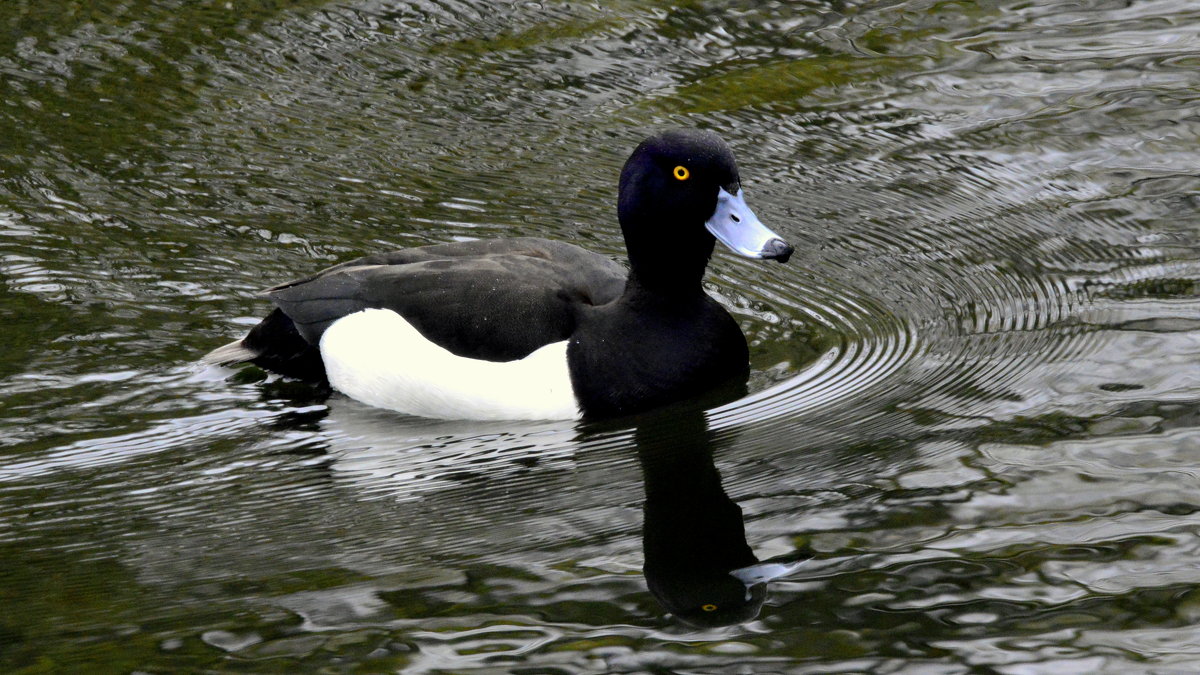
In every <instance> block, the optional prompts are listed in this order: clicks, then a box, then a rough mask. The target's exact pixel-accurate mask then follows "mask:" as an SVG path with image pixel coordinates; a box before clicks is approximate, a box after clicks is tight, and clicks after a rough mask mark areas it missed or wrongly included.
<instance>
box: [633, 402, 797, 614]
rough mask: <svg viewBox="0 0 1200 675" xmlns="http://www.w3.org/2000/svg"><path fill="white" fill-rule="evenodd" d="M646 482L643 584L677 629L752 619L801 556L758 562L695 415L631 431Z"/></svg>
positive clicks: (712, 440) (711, 441)
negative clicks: (677, 623)
mask: <svg viewBox="0 0 1200 675" xmlns="http://www.w3.org/2000/svg"><path fill="white" fill-rule="evenodd" d="M636 441H637V452H638V459H639V461H640V463H641V467H642V472H643V476H644V480H645V489H646V502H645V507H644V508H645V521H644V523H643V529H642V546H643V552H644V556H645V563H644V566H643V572H644V573H645V575H646V585H647V586H648V587H649V588H650V592H651V593H652V594H653V595H654V597H655V598H657V599H658V601H659V602H660V603H661V604H662V605H663V606H664V607H665V608H666V609H667V610H668V611H670V612H671V613H672V614H674V615H675V616H676V617H678V618H679V619H680V620H681V621H683V622H684V623H687V624H689V625H692V626H696V627H709V626H725V625H731V624H735V623H742V622H745V621H749V620H751V619H753V618H754V617H756V616H758V613H759V610H761V609H762V605H763V602H764V601H765V600H766V597H767V583H768V582H769V581H771V580H772V579H775V578H778V577H780V576H784V575H787V574H790V573H791V572H793V571H795V570H796V568H797V567H798V566H799V565H800V564H802V562H803V561H804V559H806V558H807V556H802V555H797V554H789V555H788V556H785V558H783V559H779V560H777V561H765V562H759V560H758V558H756V557H755V556H754V552H753V551H752V550H751V549H750V546H749V545H748V544H747V543H746V529H745V525H744V524H743V521H742V510H741V508H739V507H738V505H737V504H735V503H734V502H733V500H732V499H730V498H729V496H728V495H727V494H725V490H724V488H723V487H722V486H721V475H720V473H719V472H718V471H717V467H716V465H715V464H714V463H713V452H714V450H715V449H716V445H717V443H718V441H717V438H716V436H715V435H714V434H713V433H712V432H711V431H710V430H709V429H708V426H707V421H706V419H705V416H704V413H703V412H702V411H695V412H691V411H688V412H687V413H686V414H684V415H682V416H680V415H656V416H655V417H654V419H652V420H646V421H645V422H644V423H642V424H639V425H638V427H637V431H636Z"/></svg>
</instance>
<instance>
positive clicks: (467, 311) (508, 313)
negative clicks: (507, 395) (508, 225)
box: [212, 237, 625, 381]
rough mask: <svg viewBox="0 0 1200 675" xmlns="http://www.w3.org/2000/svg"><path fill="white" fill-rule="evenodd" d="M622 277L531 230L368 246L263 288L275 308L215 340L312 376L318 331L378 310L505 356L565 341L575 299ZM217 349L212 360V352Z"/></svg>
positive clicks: (614, 289) (603, 296) (608, 294)
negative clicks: (241, 334) (376, 250)
mask: <svg viewBox="0 0 1200 675" xmlns="http://www.w3.org/2000/svg"><path fill="white" fill-rule="evenodd" d="M624 283H625V269H624V268H623V267H621V265H619V264H617V263H616V262H614V261H612V260H610V259H608V258H606V257H604V256H602V255H599V254H596V253H592V252H590V251H587V250H585V249H582V248H580V247H578V246H574V245H572V244H566V243H563V242H557V241H550V240H546V239H538V238H531V237H525V238H514V239H502V240H476V241H466V242H454V243H449V244H436V245H432V246H423V247H417V248H409V249H402V250H398V251H393V252H389V253H382V254H376V255H370V256H366V257H363V258H358V259H356V260H351V261H349V262H345V263H342V264H339V265H336V266H334V267H330V268H328V269H325V270H322V271H321V272H318V273H317V274H314V275H312V276H309V277H306V278H303V279H299V280H297V281H292V282H289V283H286V284H282V285H280V286H276V287H274V288H271V289H269V290H268V291H267V292H266V293H267V295H268V297H270V298H271V300H272V301H273V302H274V303H275V305H276V308H277V309H276V310H275V311H274V312H272V313H271V314H270V315H269V316H268V317H267V318H266V319H264V320H263V322H262V323H260V324H259V325H258V326H256V327H255V328H254V329H252V330H251V331H250V333H249V335H247V337H246V338H245V339H244V340H242V341H241V342H239V343H235V345H236V347H235V345H230V346H229V347H228V348H224V349H225V350H226V351H225V354H228V355H229V356H230V358H227V359H224V360H226V361H232V360H245V361H252V362H254V363H257V364H258V365H261V366H263V367H266V368H269V369H271V370H274V371H276V372H280V373H282V374H285V375H290V376H294V377H300V378H303V379H309V380H318V381H320V380H323V379H324V378H325V372H324V367H323V363H322V362H321V355H320V352H319V345H320V342H321V338H322V336H323V335H324V333H325V331H326V330H327V329H328V328H329V327H330V326H331V325H333V324H334V323H336V322H338V321H340V320H342V319H344V318H346V317H348V316H351V315H353V314H356V313H359V312H362V311H363V310H367V309H382V310H388V311H391V312H394V313H396V314H397V315H399V316H400V317H403V319H404V320H405V321H407V322H408V323H409V324H411V326H412V327H413V328H415V329H416V330H417V331H419V332H420V334H421V335H423V336H424V337H425V338H426V339H428V340H429V341H430V342H432V343H434V344H436V345H437V346H439V347H441V348H443V349H446V350H448V351H449V352H451V353H452V354H454V355H456V356H461V357H466V358H471V359H482V360H486V361H498V362H504V361H514V360H517V359H522V358H524V357H526V356H528V355H529V354H531V353H532V352H534V351H536V350H537V349H539V348H541V347H543V346H545V345H547V344H550V343H554V342H559V341H562V340H566V339H567V338H568V337H570V335H571V333H572V331H573V330H574V328H575V323H576V319H577V314H578V307H579V306H581V305H595V304H604V303H608V302H612V301H613V300H614V299H616V298H617V297H619V296H620V294H621V291H622V289H623V288H624ZM239 350H240V351H239ZM220 352H221V350H218V351H217V352H214V358H213V359H212V360H221V357H222V354H221V353H220ZM238 357H240V358H238Z"/></svg>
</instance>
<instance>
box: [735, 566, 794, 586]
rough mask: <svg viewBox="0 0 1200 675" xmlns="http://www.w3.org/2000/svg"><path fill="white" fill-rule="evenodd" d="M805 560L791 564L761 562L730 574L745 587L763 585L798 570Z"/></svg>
mask: <svg viewBox="0 0 1200 675" xmlns="http://www.w3.org/2000/svg"><path fill="white" fill-rule="evenodd" d="M806 562H808V561H807V560H795V561H791V562H761V563H758V564H755V565H750V566H748V567H741V568H738V569H735V570H733V571H732V572H730V574H732V575H733V576H735V577H737V578H738V579H739V580H740V581H741V582H742V583H744V584H746V585H747V586H754V585H755V584H765V583H767V582H768V581H774V580H776V579H779V578H780V577H786V576H789V575H791V574H794V573H795V572H796V571H797V570H799V569H800V568H801V567H802V566H803V565H804V563H806Z"/></svg>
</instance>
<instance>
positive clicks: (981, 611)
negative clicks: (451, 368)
mask: <svg viewBox="0 0 1200 675" xmlns="http://www.w3.org/2000/svg"><path fill="white" fill-rule="evenodd" d="M1197 44H1200V7H1198V6H1197V5H1196V4H1195V3H1194V2H1190V1H1187V0H1120V1H1117V0H1083V1H1080V0H1040V1H1030V0H987V1H981V2H935V1H931V0H891V1H887V2H855V1H849V0H805V1H801V2H748V1H745V0H705V1H698V2H689V1H687V0H678V1H676V2H626V1H618V0H614V1H597V2H591V3H586V2H552V1H547V2H485V1H484V0H422V1H416V2H400V1H397V0H344V1H339V2H326V1H323V0H295V1H291V2H289V1H286V0H238V1H236V2H231V1H226V0H215V1H213V0H203V1H198V2H196V1H191V0H126V1H123V2H100V3H79V2H74V1H72V0H38V1H37V2H34V1H33V0H9V1H8V2H6V3H4V5H3V7H0V93H2V96H0V319H2V320H3V322H4V331H3V338H2V339H0V344H2V345H3V347H2V348H0V430H2V434H0V606H2V607H3V611H0V670H2V671H4V672H12V673H41V672H96V673H107V672H114V673H115V672H149V673H158V672H309V671H313V672H318V671H319V672H371V673H376V672H405V673H527V674H533V673H601V672H611V673H649V672H653V673H684V672H688V673H694V672H706V673H707V672H729V673H781V672H787V673H866V672H870V673H936V674H939V675H948V674H953V673H1000V674H1013V675H1016V674H1021V675H1028V674H1036V673H1054V674H1055V675H1062V674H1063V673H1096V672H1112V673H1194V672H1200V639H1198V637H1197V635H1198V631H1197V628H1196V624H1197V623H1198V622H1200V565H1198V564H1197V562H1196V561H1197V559H1198V555H1200V536H1198V535H1200V517H1198V516H1197V515H1196V514H1197V512H1198V511H1200V485H1198V483H1197V477H1198V475H1200V468H1198V467H1200V367H1198V359H1200V172H1198V169H1197V167H1200V143H1198V141H1200V79H1198V77H1197V72H1198V70H1200V56H1198V55H1197V51H1196V45H1197ZM670 126H688V127H701V128H707V129H713V130H716V131H718V132H719V133H720V134H721V135H722V136H723V137H724V138H725V139H726V140H727V141H728V142H729V143H730V145H731V146H732V147H733V149H734V151H735V152H736V154H737V156H738V160H739V164H740V168H741V173H742V178H743V183H744V186H745V189H746V195H747V200H748V201H749V203H750V204H751V206H752V207H753V208H754V209H755V211H756V212H757V214H758V216H759V217H760V218H761V219H762V220H763V221H764V222H765V223H766V224H767V225H768V226H770V227H771V228H772V229H774V230H775V231H777V232H779V233H781V234H782V235H784V236H785V237H787V238H788V239H789V241H791V243H792V244H794V245H795V246H796V249H797V250H796V254H795V255H794V256H793V257H792V260H791V261H790V262H789V263H788V264H786V265H777V264H773V263H772V264H769V265H768V264H761V263H755V262H753V261H746V260H743V259H740V258H736V257H734V256H732V255H730V254H728V253H725V252H718V254H717V255H716V256H715V257H714V259H713V261H712V264H711V265H710V268H709V273H708V276H707V277H706V282H705V283H706V288H707V290H708V291H709V293H710V294H711V295H713V296H714V297H715V298H717V299H718V300H719V301H720V302H721V303H722V304H724V305H725V306H726V307H728V308H729V310H730V311H731V312H732V313H733V314H734V316H735V317H736V318H737V320H738V321H739V323H740V324H741V325H742V329H743V331H744V332H745V333H746V335H747V338H748V340H749V343H750V350H751V366H752V371H753V372H752V375H751V378H750V382H749V392H750V393H749V394H748V395H747V396H746V397H744V398H742V399H740V400H737V401H734V402H732V403H726V404H723V405H720V406H717V407H714V408H711V409H709V410H707V411H705V412H699V411H695V410H692V411H688V410H674V411H671V410H668V411H663V412H659V413H653V414H648V415H645V416H642V417H638V418H635V419H626V420H618V421H615V422H611V423H607V424H579V423H572V422H453V421H433V420H426V419H419V418H415V417H407V416H404V415H400V414H397V413H391V412H387V411H383V410H376V409H372V408H369V407H366V406H364V405H361V404H358V403H356V402H354V401H352V400H350V399H347V398H345V397H341V396H337V395H335V396H332V397H324V396H322V395H320V393H319V392H317V391H315V390H314V389H313V388H311V387H308V386H306V385H303V384H301V383H297V382H292V381H289V380H285V379H278V378H273V377H268V376H267V375H266V374H264V373H263V372H261V371H258V370H256V369H253V368H247V369H241V370H231V369H223V368H216V367H209V366H204V365H201V364H200V363H199V358H200V356H202V355H203V354H204V353H205V352H207V351H208V350H210V349H213V348H215V347H217V346H219V345H221V344H223V343H225V342H227V341H229V340H230V339H233V338H234V337H236V336H238V335H240V334H241V333H243V332H244V331H245V330H246V328H247V327H248V326H250V325H253V323H254V322H256V321H257V319H258V318H259V317H261V316H262V315H263V314H264V313H265V311H266V310H267V309H268V307H269V303H268V302H267V301H266V299H265V298H263V297H262V296H261V295H259V291H260V290H261V289H262V288H264V287H266V286H270V285H273V284H276V283H280V282H283V281H286V280H289V279H292V278H296V277H298V276H302V275H305V274H308V273H310V272H312V271H315V270H317V269H320V268H322V267H325V266H327V265H330V264H333V263H334V262H337V261H341V260H346V259H350V258H353V257H356V256H359V255H363V254H366V253H368V252H371V251H375V250H380V249H384V250H386V249H392V248H399V247H405V246H415V245H423V244H429V243H437V242H448V241H461V240H469V239H476V238H488V237H508V236H541V237H548V238H551V239H558V240H566V241H572V242H575V243H579V244H581V245H583V246H585V247H587V248H589V249H592V250H595V251H598V252H601V253H604V254H606V255H610V256H612V257H613V258H614V259H618V260H623V254H624V248H623V243H622V240H621V237H620V231H619V229H618V228H617V225H616V215H615V194H616V180H617V176H618V173H619V171H620V167H621V165H622V163H623V162H624V160H625V158H626V157H627V156H628V154H629V152H630V151H631V150H632V148H633V147H634V146H635V145H636V144H637V142H638V141H639V140H640V139H641V138H642V137H644V136H645V135H646V134H647V133H649V132H650V131H652V130H655V129H661V128H664V127H670ZM731 570H741V571H742V572H741V574H742V575H743V576H746V575H747V574H749V576H748V577H747V578H746V579H742V578H740V577H733V576H731V575H730V571H731ZM747 570H749V573H748V572H747ZM731 580H732V581H733V582H735V583H733V585H732V586H731V585H730V581H731ZM709 606H711V607H712V609H702V610H701V611H699V612H697V611H696V609H695V608H696V607H702V608H707V607H709Z"/></svg>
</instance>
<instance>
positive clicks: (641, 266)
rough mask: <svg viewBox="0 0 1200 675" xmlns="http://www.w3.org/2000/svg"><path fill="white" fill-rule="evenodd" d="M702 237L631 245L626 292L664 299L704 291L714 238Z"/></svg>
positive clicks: (700, 293)
mask: <svg viewBox="0 0 1200 675" xmlns="http://www.w3.org/2000/svg"><path fill="white" fill-rule="evenodd" d="M704 235H705V236H703V237H697V238H695V239H691V240H684V241H672V242H669V243H665V244H660V243H657V242H656V243H655V245H652V246H637V245H630V246H629V268H630V272H629V280H628V281H626V282H625V296H626V297H627V298H634V297H653V298H658V299H660V300H665V301H668V302H669V301H674V300H679V299H684V298H694V297H697V296H701V295H703V294H704V287H703V285H702V282H703V281H704V270H705V269H706V268H707V267H708V259H709V258H710V257H711V256H712V252H713V245H714V244H715V243H716V242H715V240H714V239H713V238H712V237H711V236H710V235H708V232H704Z"/></svg>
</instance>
